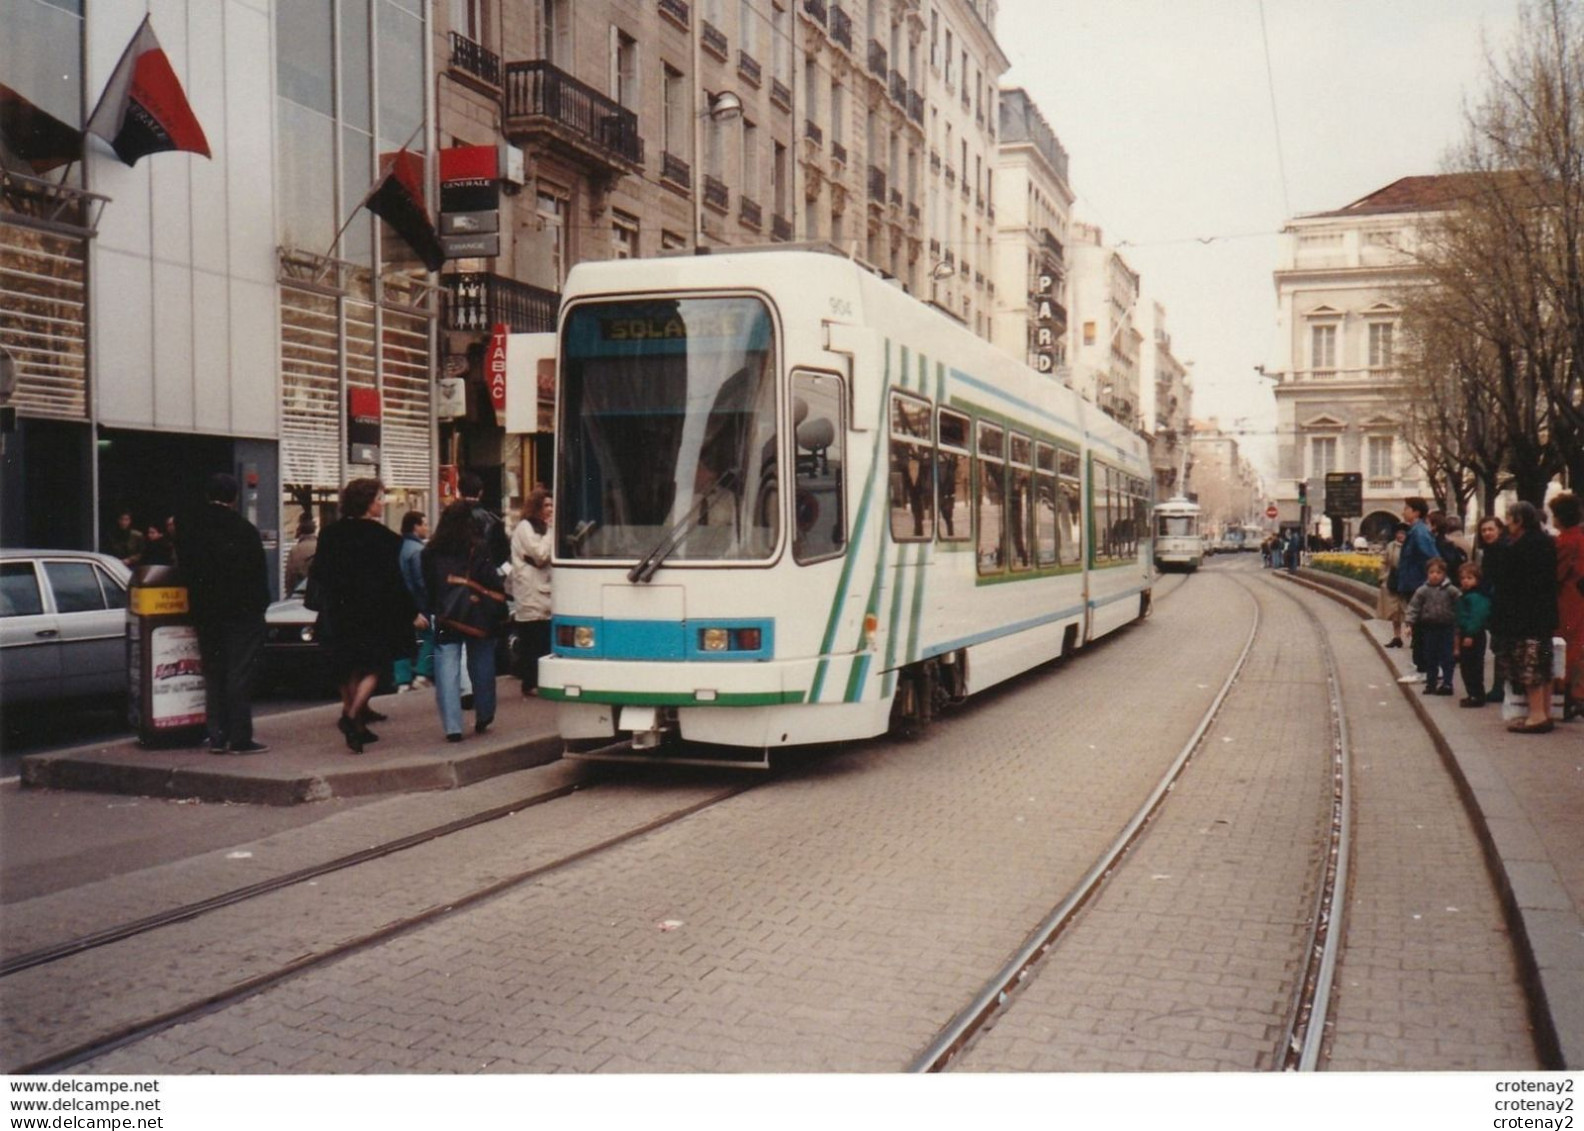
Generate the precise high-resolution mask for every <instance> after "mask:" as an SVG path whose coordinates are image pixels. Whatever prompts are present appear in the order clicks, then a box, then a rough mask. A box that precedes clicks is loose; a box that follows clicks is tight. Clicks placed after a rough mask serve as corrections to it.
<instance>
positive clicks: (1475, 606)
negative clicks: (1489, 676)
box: [1453, 562, 1490, 707]
mask: <svg viewBox="0 0 1584 1131" xmlns="http://www.w3.org/2000/svg"><path fill="white" fill-rule="evenodd" d="M1458 588H1459V589H1460V590H1461V591H1462V592H1461V593H1460V594H1459V595H1458V599H1457V637H1456V642H1455V644H1454V647H1453V651H1454V653H1455V654H1456V655H1457V661H1458V671H1459V672H1461V673H1462V675H1463V698H1462V699H1460V700H1458V706H1460V707H1483V706H1485V641H1486V634H1485V629H1486V626H1487V625H1489V623H1490V598H1489V597H1487V596H1485V594H1484V593H1482V592H1481V591H1480V568H1479V566H1477V565H1475V564H1474V563H1473V562H1464V563H1463V564H1462V565H1461V566H1459V567H1458Z"/></svg>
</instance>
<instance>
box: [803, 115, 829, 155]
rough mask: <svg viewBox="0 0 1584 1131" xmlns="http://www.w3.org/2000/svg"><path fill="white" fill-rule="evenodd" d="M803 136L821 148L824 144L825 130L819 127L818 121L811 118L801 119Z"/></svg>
mask: <svg viewBox="0 0 1584 1131" xmlns="http://www.w3.org/2000/svg"><path fill="white" fill-rule="evenodd" d="M803 136H804V137H806V138H808V139H809V140H810V141H812V142H813V143H814V144H815V146H817V147H821V148H823V147H824V145H825V131H824V130H822V129H820V126H819V123H818V122H816V121H814V119H812V118H804V119H803Z"/></svg>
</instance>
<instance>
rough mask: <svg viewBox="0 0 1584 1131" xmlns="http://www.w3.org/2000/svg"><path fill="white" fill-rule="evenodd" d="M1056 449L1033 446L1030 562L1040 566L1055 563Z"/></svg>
mask: <svg viewBox="0 0 1584 1131" xmlns="http://www.w3.org/2000/svg"><path fill="white" fill-rule="evenodd" d="M1056 532H1057V523H1056V449H1055V448H1053V447H1051V446H1050V445H1049V444H1035V445H1034V561H1035V564H1036V565H1038V566H1039V567H1040V568H1041V569H1044V568H1045V567H1047V566H1053V565H1055V564H1056V556H1057V554H1056Z"/></svg>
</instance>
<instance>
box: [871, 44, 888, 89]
mask: <svg viewBox="0 0 1584 1131" xmlns="http://www.w3.org/2000/svg"><path fill="white" fill-rule="evenodd" d="M869 73H870V74H872V75H874V76H875V77H876V78H878V79H879V80H880V81H881V82H885V77H886V49H885V44H883V43H881V42H880V41H879V40H878V39H871V40H870V41H869Z"/></svg>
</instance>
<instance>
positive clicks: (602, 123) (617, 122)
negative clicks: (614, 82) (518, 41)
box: [503, 59, 644, 175]
mask: <svg viewBox="0 0 1584 1131" xmlns="http://www.w3.org/2000/svg"><path fill="white" fill-rule="evenodd" d="M505 78H506V84H505V92H504V95H505V96H504V99H503V102H504V109H505V122H504V126H505V131H506V136H507V137H509V138H510V139H512V140H513V141H516V142H526V143H530V144H538V145H543V146H546V147H548V148H551V149H554V150H556V151H557V152H558V153H560V154H562V155H563V156H566V157H568V158H570V159H572V160H574V161H576V162H578V163H580V164H582V165H584V166H587V167H591V168H593V169H595V170H596V171H599V172H603V173H614V174H617V175H620V174H623V173H634V172H637V171H638V169H639V168H640V167H641V166H642V165H643V159H644V148H643V138H642V137H640V136H639V134H638V115H637V114H635V113H633V112H632V111H631V110H629V109H627V107H625V106H623V105H621V104H620V103H618V102H615V101H613V100H611V99H609V98H607V97H605V95H603V94H601V93H600V92H599V91H597V90H595V89H594V88H593V87H591V86H589V85H587V84H586V83H583V82H579V81H578V80H577V79H575V78H573V77H572V76H571V75H569V74H567V73H566V72H565V71H563V70H561V69H560V68H558V67H554V66H552V65H551V64H549V63H546V62H544V61H543V60H539V59H536V60H532V61H530V62H525V63H508V64H507V65H506V71H505Z"/></svg>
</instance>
